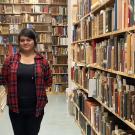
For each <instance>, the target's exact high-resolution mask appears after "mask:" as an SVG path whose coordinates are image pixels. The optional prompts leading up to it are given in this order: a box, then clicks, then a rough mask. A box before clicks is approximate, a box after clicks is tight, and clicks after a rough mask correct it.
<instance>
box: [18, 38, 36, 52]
mask: <svg viewBox="0 0 135 135" xmlns="http://www.w3.org/2000/svg"><path fill="white" fill-rule="evenodd" d="M19 46H20V49H21V50H22V51H25V52H31V51H33V50H34V48H35V45H34V40H33V39H31V38H29V37H25V36H21V37H20V41H19Z"/></svg>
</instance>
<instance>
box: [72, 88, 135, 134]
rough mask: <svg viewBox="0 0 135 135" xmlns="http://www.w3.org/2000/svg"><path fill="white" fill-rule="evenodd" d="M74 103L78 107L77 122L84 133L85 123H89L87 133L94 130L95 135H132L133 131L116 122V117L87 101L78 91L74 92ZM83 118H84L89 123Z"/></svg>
mask: <svg viewBox="0 0 135 135" xmlns="http://www.w3.org/2000/svg"><path fill="white" fill-rule="evenodd" d="M74 102H75V103H76V104H77V106H78V107H79V111H80V112H78V113H79V118H78V120H79V123H80V125H81V127H82V129H83V130H84V131H86V129H87V127H86V123H87V124H89V123H90V124H91V125H92V127H91V128H90V127H89V128H90V129H89V130H90V131H87V132H92V131H91V129H93V128H94V129H95V130H96V131H97V133H99V134H101V135H123V134H131V135H133V134H134V131H133V130H131V129H130V128H128V127H127V128H125V125H123V124H122V122H121V121H118V119H117V118H116V117H114V116H113V115H112V114H110V113H109V112H107V111H106V110H105V109H104V108H103V107H101V106H100V105H99V104H98V103H97V102H96V101H95V100H93V99H89V98H88V97H87V95H86V94H85V93H84V92H82V91H81V90H79V89H77V90H74ZM81 113H82V114H81ZM84 117H86V118H87V119H88V121H89V122H88V121H87V120H86V119H85V118H84ZM118 125H119V126H118ZM115 133H116V134H115ZM117 133H118V134H117ZM93 134H96V133H92V135H93Z"/></svg>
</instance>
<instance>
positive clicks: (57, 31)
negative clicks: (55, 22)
mask: <svg viewBox="0 0 135 135" xmlns="http://www.w3.org/2000/svg"><path fill="white" fill-rule="evenodd" d="M52 33H53V35H57V36H67V27H62V26H61V27H54V28H52Z"/></svg>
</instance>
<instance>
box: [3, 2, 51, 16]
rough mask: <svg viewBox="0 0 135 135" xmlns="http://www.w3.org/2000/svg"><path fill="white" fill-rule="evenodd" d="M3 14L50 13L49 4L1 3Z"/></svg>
mask: <svg viewBox="0 0 135 135" xmlns="http://www.w3.org/2000/svg"><path fill="white" fill-rule="evenodd" d="M0 11H1V13H3V14H22V13H49V8H48V6H47V5H14V6H12V5H4V4H2V5H0Z"/></svg>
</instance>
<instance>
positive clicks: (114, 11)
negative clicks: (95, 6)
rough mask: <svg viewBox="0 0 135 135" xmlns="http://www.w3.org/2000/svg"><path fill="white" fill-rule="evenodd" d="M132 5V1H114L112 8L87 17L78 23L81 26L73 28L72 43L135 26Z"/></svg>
mask: <svg viewBox="0 0 135 135" xmlns="http://www.w3.org/2000/svg"><path fill="white" fill-rule="evenodd" d="M81 2H82V1H81ZM134 5H135V3H134V1H133V0H131V1H127V0H116V1H115V2H114V4H113V5H112V7H108V8H106V9H104V10H101V11H100V13H98V14H93V15H90V16H88V18H86V19H84V20H83V21H81V22H80V23H81V24H78V26H75V27H74V30H73V33H74V34H73V41H75V40H83V39H87V38H91V37H96V36H98V35H101V34H105V33H107V32H112V31H115V30H123V29H125V28H127V27H131V26H133V25H134V24H135V21H134V20H135V18H134V12H135V10H134V7H135V6H134ZM129 7H130V8H129ZM80 9H81V8H80ZM74 18H75V17H74ZM91 28H92V29H91Z"/></svg>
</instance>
